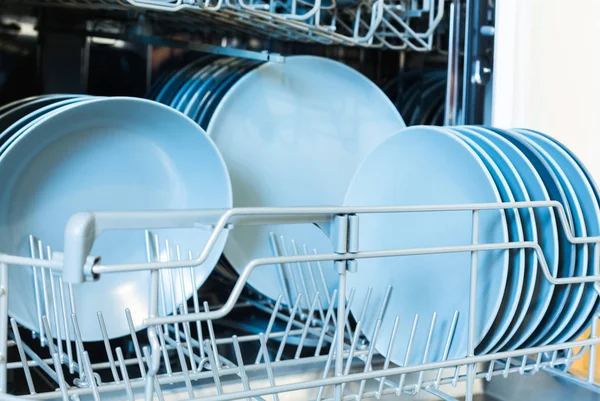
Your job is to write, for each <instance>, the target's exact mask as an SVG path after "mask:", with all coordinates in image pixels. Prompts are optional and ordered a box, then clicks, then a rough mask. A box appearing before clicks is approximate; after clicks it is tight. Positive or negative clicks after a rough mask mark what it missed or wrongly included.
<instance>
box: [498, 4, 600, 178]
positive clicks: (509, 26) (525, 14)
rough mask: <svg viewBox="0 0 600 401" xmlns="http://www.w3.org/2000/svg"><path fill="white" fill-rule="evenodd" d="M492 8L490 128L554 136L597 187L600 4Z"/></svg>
mask: <svg viewBox="0 0 600 401" xmlns="http://www.w3.org/2000/svg"><path fill="white" fill-rule="evenodd" d="M496 4H497V16H496V18H497V21H496V55H495V65H494V97H493V104H494V109H493V113H492V121H493V125H495V126H498V127H502V128H510V127H524V128H532V129H536V130H539V131H542V132H544V133H547V134H549V135H552V136H554V137H555V138H557V139H559V140H560V141H562V142H563V143H565V144H566V145H567V146H568V147H569V148H571V149H572V150H573V151H574V152H575V153H576V154H577V155H578V156H579V157H580V158H581V159H582V161H583V162H584V163H585V164H586V166H587V167H588V169H589V170H590V171H591V172H592V174H593V175H594V177H595V180H596V181H597V182H598V183H600V47H599V46H598V44H597V42H598V38H599V37H600V1H599V0H568V1H565V0H560V1H559V0H497V1H496Z"/></svg>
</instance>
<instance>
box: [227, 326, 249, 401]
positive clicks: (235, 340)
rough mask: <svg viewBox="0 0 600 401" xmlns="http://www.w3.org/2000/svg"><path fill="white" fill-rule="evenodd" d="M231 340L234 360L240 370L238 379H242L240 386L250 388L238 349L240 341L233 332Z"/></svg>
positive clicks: (246, 389) (247, 399)
mask: <svg viewBox="0 0 600 401" xmlns="http://www.w3.org/2000/svg"><path fill="white" fill-rule="evenodd" d="M231 339H232V342H233V352H234V353H235V360H236V363H237V365H238V368H239V370H240V373H239V375H240V379H242V386H243V388H244V391H248V390H250V383H248V375H247V374H246V369H245V368H244V359H243V358H242V351H241V350H240V343H239V341H238V338H237V336H236V335H235V334H234V335H233V336H232V337H231ZM246 401H251V400H250V398H246Z"/></svg>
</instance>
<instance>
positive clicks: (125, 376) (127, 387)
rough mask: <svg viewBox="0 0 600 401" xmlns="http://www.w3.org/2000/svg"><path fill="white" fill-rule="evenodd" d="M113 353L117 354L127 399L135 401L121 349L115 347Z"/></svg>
mask: <svg viewBox="0 0 600 401" xmlns="http://www.w3.org/2000/svg"><path fill="white" fill-rule="evenodd" d="M159 331H160V330H159ZM115 353H116V354H117V360H118V361H119V367H120V368H121V376H123V382H124V383H125V391H126V392H127V397H128V398H129V401H135V397H134V396H133V389H132V388H131V382H130V381H129V373H127V365H125V358H123V351H121V347H117V348H116V349H115Z"/></svg>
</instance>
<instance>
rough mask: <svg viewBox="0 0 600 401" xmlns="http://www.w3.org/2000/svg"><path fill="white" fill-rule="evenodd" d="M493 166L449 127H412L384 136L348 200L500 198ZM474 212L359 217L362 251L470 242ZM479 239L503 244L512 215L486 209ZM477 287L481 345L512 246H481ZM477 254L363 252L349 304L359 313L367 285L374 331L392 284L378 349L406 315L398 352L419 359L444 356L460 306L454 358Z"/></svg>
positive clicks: (462, 347)
mask: <svg viewBox="0 0 600 401" xmlns="http://www.w3.org/2000/svg"><path fill="white" fill-rule="evenodd" d="M501 201H502V199H501V197H500V194H499V192H498V189H497V187H496V184H495V183H494V180H493V178H492V176H491V175H490V173H489V171H488V169H487V168H486V166H485V165H484V163H483V162H482V161H481V159H480V158H479V156H477V154H476V153H475V152H474V151H473V150H472V149H471V148H470V147H469V146H468V145H467V144H466V143H465V142H464V141H463V140H461V139H460V138H458V137H457V136H456V135H454V134H451V133H449V132H448V130H445V129H441V128H433V127H411V128H407V129H405V130H403V131H401V132H399V133H398V134H397V135H395V136H393V137H391V138H389V139H388V140H386V141H385V142H383V143H382V144H381V145H380V146H379V147H378V148H377V149H376V150H375V151H373V153H371V155H370V156H369V158H368V159H367V160H366V161H365V162H364V163H363V164H362V165H361V166H360V168H359V169H358V171H357V173H356V174H355V176H354V178H353V179H352V182H351V184H350V186H349V189H348V193H347V194H346V199H345V202H344V204H345V205H346V206H402V205H436V204H439V205H443V204H461V203H480V202H501ZM472 219H473V216H472V213H471V211H463V212H451V213H449V212H426V213H399V214H395V215H389V214H383V215H381V214H365V215H359V250H360V251H370V250H371V251H372V250H389V249H406V248H415V247H418V248H421V247H434V246H451V245H469V244H471V241H472ZM479 224H480V234H479V242H480V243H482V244H483V243H505V242H506V241H508V230H507V222H506V217H505V214H504V213H503V212H501V211H498V210H487V211H481V212H480V222H479ZM478 263H479V265H478V274H477V288H476V297H477V299H476V302H477V310H476V316H475V318H476V326H475V334H476V338H475V339H474V340H475V345H477V343H479V342H480V341H481V340H482V339H483V338H484V336H485V335H486V333H487V332H488V330H489V329H490V328H491V326H492V323H493V322H494V319H495V318H496V314H497V312H498V310H499V308H500V304H501V302H502V296H503V294H504V289H505V288H506V280H507V275H508V266H509V258H508V253H507V252H505V251H492V252H481V253H480V254H479V262H478ZM470 277H471V255H470V254H469V253H448V254H434V255H432V254H429V255H419V256H408V257H395V258H386V259H381V258H378V259H361V260H360V261H359V262H358V272H357V273H349V274H348V286H349V288H352V287H354V288H356V295H355V299H356V300H357V302H354V303H353V304H352V307H351V310H352V314H353V315H354V317H355V318H357V316H359V315H360V312H361V310H362V308H363V306H364V299H365V297H366V293H367V291H368V288H369V287H372V288H373V290H372V295H371V300H370V303H369V309H368V310H370V311H372V312H371V313H367V314H366V315H365V319H364V322H363V331H364V333H365V335H366V336H367V338H369V339H371V340H374V339H373V331H374V327H375V325H376V321H375V320H376V313H375V312H374V311H375V310H376V308H378V307H379V305H380V304H381V303H382V299H383V296H384V293H385V291H386V288H387V286H388V285H391V286H392V292H391V296H390V299H389V302H388V304H387V309H386V311H385V313H384V315H383V319H382V324H381V330H380V333H379V337H378V338H377V339H375V346H376V348H377V350H378V351H379V352H381V353H383V354H386V353H387V349H388V345H389V341H390V336H391V333H392V329H393V326H394V320H395V318H396V316H399V317H400V323H399V327H398V332H397V335H396V337H395V342H394V348H393V351H392V353H391V360H392V362H393V363H395V364H398V365H414V364H418V363H422V362H431V361H439V360H442V359H443V351H444V346H445V344H446V339H447V337H448V335H449V333H450V326H451V322H452V319H453V315H454V312H455V311H458V312H459V318H458V322H457V327H456V331H455V333H454V338H453V340H452V345H451V346H450V351H449V355H448V358H449V359H453V358H459V357H464V356H465V355H466V353H467V331H468V330H467V328H468V324H467V323H468V308H469V289H470ZM434 313H437V320H436V324H435V327H434V331H433V335H432V339H431V348H430V350H429V355H428V356H427V358H426V359H425V358H424V356H425V349H426V343H427V338H428V332H429V326H430V322H431V319H432V318H433V315H434ZM416 315H418V316H419V324H418V326H417V330H416V335H415V337H414V340H413V344H412V350H411V353H410V355H409V357H408V358H407V359H406V361H405V357H406V350H407V345H408V342H409V337H410V332H411V327H412V322H413V319H414V318H415V316H416Z"/></svg>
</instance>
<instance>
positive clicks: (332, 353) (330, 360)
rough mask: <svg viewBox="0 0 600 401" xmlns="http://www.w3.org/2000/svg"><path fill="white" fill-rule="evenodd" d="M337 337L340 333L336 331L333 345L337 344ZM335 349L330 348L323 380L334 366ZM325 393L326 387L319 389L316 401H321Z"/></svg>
mask: <svg viewBox="0 0 600 401" xmlns="http://www.w3.org/2000/svg"><path fill="white" fill-rule="evenodd" d="M337 336H338V332H337V330H336V331H335V332H334V334H333V340H332V343H335V342H336V340H337ZM335 348H336V347H330V348H329V353H328V354H327V361H325V367H324V368H323V375H322V376H321V379H326V378H327V376H329V370H330V369H331V365H332V364H333V358H334V357H335ZM324 391H325V386H321V387H319V390H318V391H317V397H316V398H315V401H321V399H322V398H323V392H324Z"/></svg>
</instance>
